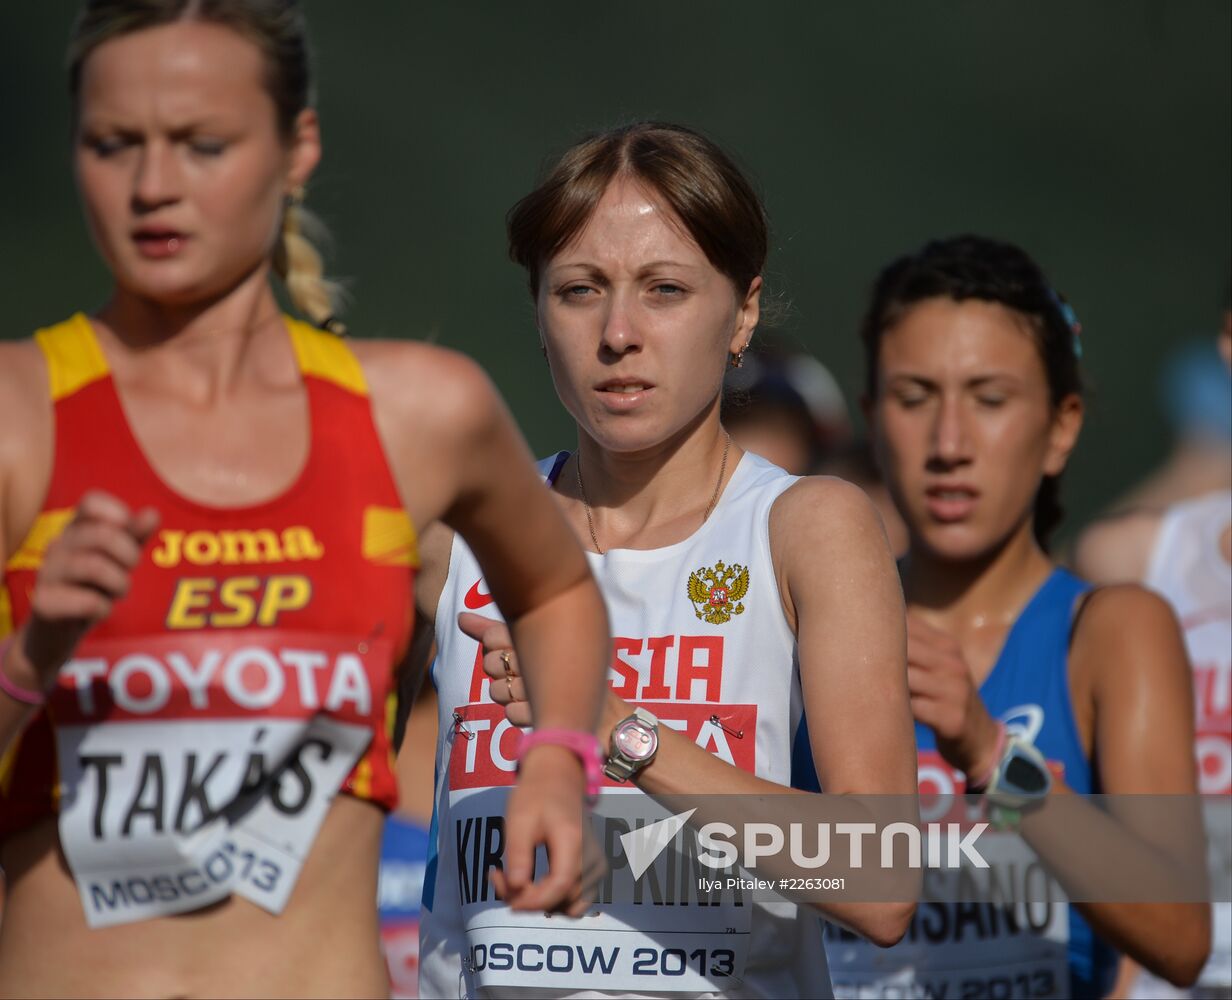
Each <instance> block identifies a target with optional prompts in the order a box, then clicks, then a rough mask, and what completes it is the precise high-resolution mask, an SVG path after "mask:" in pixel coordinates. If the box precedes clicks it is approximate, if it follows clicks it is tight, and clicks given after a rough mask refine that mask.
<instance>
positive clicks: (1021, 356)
mask: <svg viewBox="0 0 1232 1000" xmlns="http://www.w3.org/2000/svg"><path fill="white" fill-rule="evenodd" d="M879 355H880V361H881V368H882V370H883V372H884V374H885V375H887V376H892V375H895V374H908V373H911V374H920V375H929V376H933V377H945V376H951V377H976V376H984V375H990V374H997V373H1004V374H1010V375H1018V376H1020V377H1029V376H1031V375H1033V374H1038V375H1039V376H1040V377H1043V375H1044V370H1043V362H1042V360H1041V359H1040V356H1039V350H1038V348H1037V347H1036V345H1035V341H1034V338H1033V336H1032V333H1031V330H1030V327H1029V326H1028V323H1027V320H1026V319H1025V318H1024V317H1023V316H1021V315H1019V314H1018V313H1016V312H1014V311H1013V310H1011V309H1007V308H1006V307H1005V306H1003V305H1001V304H1000V303H997V302H983V301H980V300H978V299H966V300H964V301H962V302H955V301H953V300H952V299H948V298H936V299H928V300H926V301H924V302H920V303H918V304H916V305H914V306H912V307H911V308H910V309H908V310H907V312H906V313H905V314H904V315H903V316H902V318H901V319H900V320H899V321H898V322H897V323H895V324H894V325H893V326H892V327H890V328H889V329H888V330H886V331H885V333H884V334H882V339H881V348H880V351H879Z"/></svg>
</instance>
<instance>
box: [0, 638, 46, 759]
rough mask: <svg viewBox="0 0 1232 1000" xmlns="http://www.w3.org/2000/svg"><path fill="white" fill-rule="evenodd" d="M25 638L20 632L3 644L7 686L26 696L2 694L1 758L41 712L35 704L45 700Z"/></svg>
mask: <svg viewBox="0 0 1232 1000" xmlns="http://www.w3.org/2000/svg"><path fill="white" fill-rule="evenodd" d="M21 636H22V633H21V631H20V630H19V631H18V632H17V633H16V634H15V635H13V636H12V637H11V638H10V639H5V640H3V641H0V671H2V672H3V673H4V680H5V682H6V683H5V685H4V687H8V688H13V689H15V690H16V691H17V692H20V693H21V694H22V695H23V697H17V696H15V695H14V694H10V693H8V692H5V691H0V759H2V758H3V757H4V754H5V753H7V752H8V750H9V748H10V747H11V746H12V744H13V741H14V740H16V739H17V737H18V736H19V735H20V734H21V731H22V730H23V729H24V728H25V727H26V724H27V723H28V722H29V721H30V719H31V718H32V717H33V716H34V714H35V712H36V711H37V708H38V706H37V705H36V704H33V703H32V702H33V701H38V700H41V699H42V696H43V691H42V688H43V684H42V681H41V678H40V675H39V673H38V671H37V670H36V669H35V667H34V665H33V664H32V663H31V662H30V660H29V658H28V657H27V656H26V655H25V652H24V649H23V645H24V644H23V642H22V639H21ZM25 696H28V697H25Z"/></svg>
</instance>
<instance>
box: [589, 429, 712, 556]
mask: <svg viewBox="0 0 1232 1000" xmlns="http://www.w3.org/2000/svg"><path fill="white" fill-rule="evenodd" d="M723 433H724V435H725V436H726V438H727V440H725V441H724V442H723V461H722V462H720V463H719V480H718V482H716V483H715V484H714V493H712V494H711V496H710V503H708V504H706V513H704V514H703V515H702V524H705V523H706V521H707V520H708V519H709V518H710V515H711V514H713V513H714V505H715V504H717V503H718V502H719V491H720V490H722V488H723V476H724V474H725V473H726V472H727V453H728V451H729V450H730V449H731V435H730V434H728V433H727V432H726V431H724V432H723ZM573 471H574V472H575V473H576V474H577V486H578V492H579V493H580V494H582V506H583V507H584V508H586V527H588V528H589V529H590V540H591V542H593V543H594V546H595V551H596V552H598V553H599V555H606V553H605V551H604V549H603V546H602V545H600V544H599V537H598V536H597V535H596V534H595V516H594V514H593V512H592V511H591V509H590V501H589V500H588V499H587V498H586V484H585V483H583V482H582V453H581V451H580V450H579V451H578V453H577V464H576V465H575V466H574V467H573Z"/></svg>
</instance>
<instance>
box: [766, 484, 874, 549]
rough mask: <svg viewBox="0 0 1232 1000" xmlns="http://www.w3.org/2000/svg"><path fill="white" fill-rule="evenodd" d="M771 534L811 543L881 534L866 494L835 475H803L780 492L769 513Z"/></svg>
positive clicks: (872, 507) (871, 503)
mask: <svg viewBox="0 0 1232 1000" xmlns="http://www.w3.org/2000/svg"><path fill="white" fill-rule="evenodd" d="M771 531H772V534H781V535H786V536H787V537H792V536H795V537H797V538H798V537H799V536H800V535H801V534H803V535H805V536H806V537H808V538H811V539H814V540H818V539H826V538H833V539H839V538H850V537H851V536H852V535H853V534H864V533H872V534H873V535H876V534H881V535H884V533H885V532H884V529H883V528H882V526H881V516H880V515H879V514H878V513H877V508H876V507H874V506H873V502H872V501H871V500H870V499H869V498H868V494H866V493H865V492H864V491H863V490H862V489H860V487H858V486H856V485H854V484H852V483H849V482H847V481H846V480H845V479H839V478H837V477H836V476H804V477H803V478H801V479H800V480H798V481H797V482H795V483H793V484H792V485H791V486H790V487H788V488H787V489H786V490H784V491H783V494H782V496H780V497H779V498H778V499H777V500H776V501H775V504H774V509H773V511H772V513H771Z"/></svg>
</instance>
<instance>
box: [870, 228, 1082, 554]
mask: <svg viewBox="0 0 1232 1000" xmlns="http://www.w3.org/2000/svg"><path fill="white" fill-rule="evenodd" d="M933 298H949V299H952V300H953V301H955V302H962V301H965V300H967V299H978V300H980V301H983V302H999V303H1000V304H1001V305H1003V306H1005V307H1006V308H1009V309H1013V310H1014V311H1015V312H1017V313H1018V314H1019V315H1021V316H1022V317H1023V318H1024V319H1025V320H1026V321H1027V325H1028V327H1029V329H1030V331H1031V335H1032V340H1033V341H1034V342H1035V346H1036V348H1037V349H1038V351H1039V355H1040V359H1041V360H1042V361H1043V363H1044V372H1045V374H1046V376H1047V379H1048V392H1049V397H1050V399H1051V401H1052V405H1053V406H1054V407H1055V406H1058V405H1059V404H1060V403H1061V401H1062V400H1063V399H1065V398H1066V397H1067V396H1070V395H1074V394H1076V395H1078V396H1081V395H1082V393H1083V382H1082V372H1081V369H1080V367H1079V364H1078V361H1079V358H1080V357H1081V350H1082V348H1081V341H1080V340H1079V339H1078V335H1079V329H1080V328H1079V326H1078V323H1077V321H1076V319H1075V318H1074V313H1073V310H1072V309H1070V307H1069V305H1068V304H1067V303H1066V302H1065V300H1064V299H1063V298H1062V297H1061V296H1060V295H1059V294H1058V293H1057V292H1056V291H1055V290H1054V289H1053V287H1052V285H1051V284H1049V282H1048V280H1047V278H1046V277H1045V276H1044V273H1043V271H1042V270H1041V269H1040V267H1039V265H1038V264H1036V263H1035V261H1034V260H1032V259H1031V257H1030V256H1029V255H1028V254H1027V253H1026V251H1024V250H1023V249H1021V248H1020V247H1017V246H1015V245H1014V244H1012V243H1002V242H999V241H997V240H991V239H987V238H985V237H982V236H971V235H964V236H954V237H950V238H949V239H944V240H933V241H932V242H930V243H927V244H925V246H924V247H923V248H922V249H920V250H918V251H917V252H915V253H910V254H905V255H904V256H902V257H899V258H898V259H897V260H895V261H893V262H892V263H891V264H890V265H889V266H888V267H886V268H885V270H883V271H882V272H881V274H880V275H878V277H877V280H876V282H875V283H874V285H873V293H872V301H871V302H870V303H869V307H868V311H867V312H866V313H865V316H864V322H863V324H862V326H861V328H860V336H861V339H862V340H863V341H864V363H865V369H864V370H865V391H866V392H867V393H868V395H869V398H870V399H872V398H876V396H877V394H878V393H879V391H880V385H879V384H878V361H879V358H880V352H881V337H882V334H884V333H885V332H886V330H889V329H890V328H891V327H893V326H894V325H895V324H896V323H897V322H898V321H899V320H900V319H902V318H903V316H904V315H906V313H907V312H908V311H909V310H910V309H911V308H912V307H913V306H915V305H916V304H917V303H920V302H923V301H925V300H926V299H933ZM1063 516H1064V508H1063V507H1062V506H1061V496H1060V477H1059V476H1045V477H1044V479H1043V481H1042V482H1041V483H1040V487H1039V492H1038V493H1037V494H1036V497H1035V517H1034V530H1035V537H1036V540H1037V541H1038V542H1039V544H1040V546H1041V547H1043V548H1044V549H1045V550H1047V548H1048V541H1049V539H1050V537H1051V535H1052V532H1053V531H1054V530H1055V529H1056V527H1057V525H1058V524H1060V523H1061V520H1062V517H1063Z"/></svg>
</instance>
